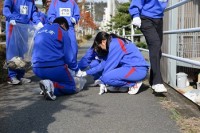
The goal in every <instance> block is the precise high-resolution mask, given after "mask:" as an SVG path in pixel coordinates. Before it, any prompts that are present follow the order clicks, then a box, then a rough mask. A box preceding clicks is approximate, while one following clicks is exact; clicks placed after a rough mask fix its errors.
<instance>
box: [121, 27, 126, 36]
mask: <svg viewBox="0 0 200 133" xmlns="http://www.w3.org/2000/svg"><path fill="white" fill-rule="evenodd" d="M122 36H123V37H125V36H126V32H125V27H122Z"/></svg>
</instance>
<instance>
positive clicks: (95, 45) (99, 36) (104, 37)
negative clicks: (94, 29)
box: [92, 31, 130, 56]
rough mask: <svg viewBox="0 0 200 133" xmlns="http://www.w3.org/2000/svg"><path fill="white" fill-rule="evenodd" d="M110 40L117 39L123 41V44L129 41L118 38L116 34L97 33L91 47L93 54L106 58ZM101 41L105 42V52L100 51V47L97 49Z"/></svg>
mask: <svg viewBox="0 0 200 133" xmlns="http://www.w3.org/2000/svg"><path fill="white" fill-rule="evenodd" d="M112 38H119V39H121V40H123V41H124V43H128V42H129V41H130V40H128V39H126V38H123V37H120V36H118V35H116V34H113V33H111V34H108V33H107V32H104V31H102V32H99V33H97V35H96V37H95V39H94V43H93V45H92V48H93V49H94V50H95V52H96V53H97V54H98V55H99V56H106V55H107V54H108V51H109V45H110V42H111V39H112ZM102 40H106V50H104V49H102V48H101V47H99V45H100V44H101V43H102Z"/></svg>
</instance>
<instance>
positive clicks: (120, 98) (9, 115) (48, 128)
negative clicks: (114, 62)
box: [0, 41, 180, 133]
mask: <svg viewBox="0 0 200 133" xmlns="http://www.w3.org/2000/svg"><path fill="white" fill-rule="evenodd" d="M90 45H92V41H89V42H87V45H84V47H81V48H80V49H79V55H78V57H79V58H80V57H82V55H83V54H84V52H85V51H86V50H87V48H88V47H89V46H90ZM27 77H29V78H31V79H32V80H33V82H32V83H30V84H26V85H17V86H12V85H8V84H6V83H5V84H1V85H0V133H179V132H180V131H179V127H178V126H177V125H176V123H175V121H174V120H172V119H171V118H170V112H168V111H167V110H164V109H163V108H162V106H161V104H160V103H159V99H160V97H156V96H155V95H153V94H152V90H151V89H150V88H149V86H148V82H147V80H146V81H145V82H144V84H143V85H142V89H141V91H140V92H139V94H137V95H128V94H127V93H106V94H104V95H101V96H100V95H98V92H99V88H98V87H93V86H91V84H92V83H93V80H92V78H91V77H87V79H88V82H87V85H86V86H85V87H84V90H83V91H81V92H80V93H77V94H75V95H68V96H62V97H58V98H57V100H56V101H47V100H44V99H43V96H41V95H39V90H40V89H39V84H38V81H39V79H38V78H37V77H35V76H34V75H33V73H32V72H31V71H30V72H29V73H28V74H27Z"/></svg>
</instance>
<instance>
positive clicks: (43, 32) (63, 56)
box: [32, 17, 86, 100]
mask: <svg viewBox="0 0 200 133" xmlns="http://www.w3.org/2000/svg"><path fill="white" fill-rule="evenodd" d="M68 29H69V26H68V23H67V20H66V19H65V18H64V17H58V18H56V19H55V20H54V21H53V24H46V25H45V26H44V27H43V28H41V29H40V30H39V31H38V32H37V33H36V35H35V39H34V47H33V55H32V64H33V72H34V73H35V74H36V76H38V77H40V78H41V79H42V80H41V81H40V88H41V90H42V92H43V93H44V96H45V98H48V99H50V100H55V99H56V96H61V95H66V94H74V93H76V92H79V91H80V90H81V89H82V88H83V86H84V84H85V82H86V81H85V80H82V79H79V81H80V82H83V86H82V87H79V88H78V87H76V85H77V84H79V83H80V82H77V80H76V79H74V78H73V76H72V75H71V73H70V71H69V69H70V70H73V71H75V72H77V71H78V64H77V61H76V60H75V59H76V58H75V56H76V55H75V53H74V51H73V50H72V44H71V41H70V39H69V33H68V32H67V30H68ZM75 82H76V83H75Z"/></svg>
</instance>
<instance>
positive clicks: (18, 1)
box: [3, 0, 43, 85]
mask: <svg viewBox="0 0 200 133" xmlns="http://www.w3.org/2000/svg"><path fill="white" fill-rule="evenodd" d="M3 15H4V16H5V17H6V60H7V61H9V60H11V59H12V58H13V57H15V56H19V57H22V58H23V56H24V53H25V52H26V48H25V47H24V46H21V45H22V44H21V43H22V42H25V43H26V42H27V43H28V34H27V32H28V29H26V28H25V27H18V30H20V31H21V32H20V34H21V36H20V37H18V40H17V42H18V43H19V44H16V40H15V37H14V35H13V32H14V30H15V27H16V26H17V24H30V22H31V21H32V20H33V21H35V22H36V24H37V27H42V26H43V25H42V23H41V22H40V20H39V18H38V16H37V11H36V6H35V3H34V0H5V1H4V7H3ZM18 49H20V50H18ZM8 74H9V78H10V81H8V83H10V84H14V85H15V84H19V83H27V82H30V81H31V80H30V79H26V78H23V77H24V74H25V70H21V69H17V70H11V69H8Z"/></svg>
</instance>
